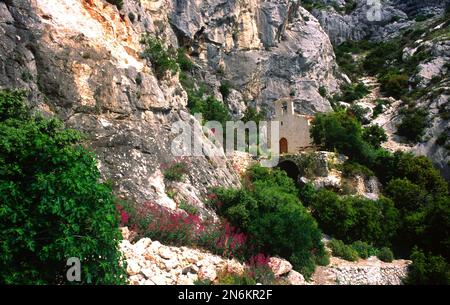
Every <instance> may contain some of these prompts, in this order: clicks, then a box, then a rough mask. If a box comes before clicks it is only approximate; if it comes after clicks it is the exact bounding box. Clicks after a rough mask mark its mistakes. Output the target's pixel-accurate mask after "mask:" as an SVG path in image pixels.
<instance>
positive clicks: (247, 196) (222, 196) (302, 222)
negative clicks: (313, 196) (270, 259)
mask: <svg viewBox="0 0 450 305" xmlns="http://www.w3.org/2000/svg"><path fill="white" fill-rule="evenodd" d="M246 179H247V180H244V185H245V187H244V188H241V189H238V190H235V189H224V188H219V189H216V190H215V194H216V195H217V199H216V200H214V202H212V205H213V206H214V207H215V209H216V211H217V212H218V214H219V215H221V216H223V217H225V218H226V219H228V220H229V221H230V222H231V224H232V225H234V226H236V227H239V228H241V229H242V230H243V231H244V232H246V233H248V234H249V236H250V238H249V240H250V241H251V242H252V247H253V251H256V253H258V252H261V253H267V254H270V255H279V256H281V257H285V258H287V259H289V261H290V262H291V263H292V264H293V265H294V267H295V268H296V270H299V272H301V273H302V274H303V275H305V276H306V277H308V276H310V275H311V274H312V272H313V271H314V267H315V263H316V262H317V261H319V260H320V261H323V256H325V255H326V253H325V250H324V248H323V244H322V243H321V233H320V231H319V229H318V228H317V224H316V222H315V221H314V219H313V218H312V217H311V216H310V215H309V213H308V212H307V210H306V209H305V208H304V207H303V206H302V204H301V203H300V202H299V200H298V197H297V195H298V193H297V189H296V187H295V185H294V182H293V181H292V179H290V178H288V177H287V175H286V173H285V172H283V171H280V170H269V169H267V168H263V167H259V166H254V167H252V168H251V169H249V171H248V175H247V177H246Z"/></svg>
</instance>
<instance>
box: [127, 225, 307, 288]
mask: <svg viewBox="0 0 450 305" xmlns="http://www.w3.org/2000/svg"><path fill="white" fill-rule="evenodd" d="M122 234H123V236H124V240H122V241H121V242H120V250H121V251H122V253H123V254H124V256H125V258H126V261H127V273H128V280H129V283H130V284H131V285H192V284H194V282H195V281H196V280H210V281H213V282H214V281H215V280H217V276H218V273H220V272H221V271H222V270H228V271H230V272H233V273H243V272H244V269H245V265H244V264H242V263H240V262H238V261H237V260H235V259H224V258H222V257H220V256H217V255H213V254H211V253H208V252H205V251H200V250H196V249H191V248H188V247H170V246H165V245H163V244H161V243H160V242H158V241H152V240H151V239H149V238H143V239H140V240H139V241H137V242H136V243H134V244H132V243H130V241H129V240H128V238H129V237H130V232H129V231H128V229H127V228H122ZM269 266H270V267H271V268H272V270H273V272H274V274H275V275H276V276H278V277H280V278H281V279H283V280H284V281H285V282H286V283H288V284H291V285H303V284H306V282H305V280H304V278H303V276H302V275H301V274H300V273H298V272H296V271H294V270H292V265H291V264H290V263H289V262H288V261H286V260H284V259H280V258H275V257H272V258H270V261H269Z"/></svg>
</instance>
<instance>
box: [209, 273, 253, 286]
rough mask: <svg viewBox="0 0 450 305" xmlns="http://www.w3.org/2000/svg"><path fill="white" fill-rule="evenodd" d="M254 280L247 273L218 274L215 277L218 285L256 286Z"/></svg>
mask: <svg viewBox="0 0 450 305" xmlns="http://www.w3.org/2000/svg"><path fill="white" fill-rule="evenodd" d="M256 283H257V282H256V281H255V279H254V278H252V277H251V276H249V275H248V274H247V273H244V274H238V273H233V272H227V273H222V274H219V275H218V277H217V284H218V285H256Z"/></svg>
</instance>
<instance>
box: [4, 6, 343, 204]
mask: <svg viewBox="0 0 450 305" xmlns="http://www.w3.org/2000/svg"><path fill="white" fill-rule="evenodd" d="M146 32H150V33H153V34H154V35H157V36H158V37H161V38H162V39H164V41H165V42H166V43H167V45H169V46H172V47H175V48H177V47H185V48H187V49H188V52H189V53H190V55H191V57H192V58H193V60H194V61H195V62H196V64H197V66H198V67H199V68H201V69H199V71H201V73H200V75H199V78H201V79H202V80H203V81H205V82H206V83H207V84H209V85H210V86H211V87H212V88H213V89H214V90H215V94H216V95H217V97H218V98H221V95H220V93H219V90H218V87H219V86H220V84H221V82H222V81H224V80H228V81H231V83H232V86H233V88H234V89H233V90H232V94H230V95H229V96H228V98H227V101H226V102H227V103H228V104H229V106H230V109H231V110H234V112H235V114H237V117H239V116H242V112H243V111H244V110H245V107H246V105H245V103H244V102H254V104H257V105H265V106H266V107H268V108H269V109H270V106H271V102H272V101H274V100H276V99H278V98H280V97H286V96H289V95H291V96H294V97H295V98H296V99H297V100H298V102H299V103H300V104H301V105H302V108H303V111H304V112H305V113H313V112H316V111H329V110H330V109H331V107H330V104H329V103H328V101H327V100H325V99H323V98H322V97H321V96H320V95H319V93H318V89H319V87H320V86H323V87H325V88H327V89H328V91H329V92H333V91H336V90H337V88H338V83H339V80H338V79H339V77H340V76H339V75H336V73H335V71H337V66H336V63H335V60H334V53H333V48H332V46H331V43H330V41H329V39H328V36H327V35H326V33H325V32H324V31H323V30H322V28H321V27H320V24H319V23H318V22H317V20H316V19H315V18H314V17H313V16H312V15H310V14H309V13H308V12H307V11H306V10H304V9H303V8H301V7H300V6H299V3H298V2H295V1H287V0H275V1H257V0H252V1H220V0H209V1H199V0H181V1H170V0H142V1H135V0H126V1H124V6H123V8H122V9H121V10H120V11H119V10H118V9H117V7H116V6H114V5H112V4H109V3H107V2H106V1H103V0H86V1H85V0H62V1H56V2H55V1H50V0H8V1H3V2H0V59H1V60H0V71H1V73H0V88H20V89H24V90H26V91H27V92H28V93H29V96H28V97H29V101H30V104H31V105H32V106H33V107H34V108H35V109H36V110H37V111H40V112H43V113H45V114H47V115H56V116H58V117H59V118H61V119H62V120H64V121H65V122H66V124H67V125H68V126H71V127H74V128H76V129H79V130H81V131H83V132H85V133H86V134H87V135H88V140H89V141H88V142H89V143H87V145H88V146H89V147H91V148H92V149H93V150H95V153H96V154H97V156H98V157H99V160H100V164H99V166H100V170H101V172H102V174H103V176H104V178H105V179H109V180H111V181H112V182H113V183H114V187H115V189H116V192H117V193H118V194H119V195H121V196H122V197H123V198H126V199H129V200H133V201H138V202H141V201H145V200H155V201H158V202H160V203H161V204H164V205H166V206H170V207H174V206H175V203H174V202H173V201H172V200H171V199H170V198H168V197H167V196H166V194H165V184H164V179H163V175H162V172H161V164H163V163H170V162H174V161H176V160H174V157H173V156H172V155H171V153H170V148H171V142H172V140H173V138H174V137H175V135H174V134H172V133H171V125H172V123H173V122H176V121H178V120H182V121H186V122H191V124H197V125H198V124H199V123H198V122H197V121H195V120H194V119H193V117H191V116H190V114H189V113H188V110H187V108H186V104H187V94H186V92H185V91H184V90H183V87H182V86H181V85H180V82H179V79H178V75H174V76H173V77H169V78H164V79H163V80H158V79H157V78H156V77H155V74H154V72H153V69H152V67H151V64H150V63H148V62H147V61H146V60H144V59H142V58H141V56H140V54H141V52H142V50H143V46H142V45H141V44H140V39H141V37H142V35H143V34H144V33H146ZM200 142H201V143H203V144H208V143H209V142H208V140H207V139H206V138H201V139H200ZM209 144H210V143H209ZM188 163H189V165H190V168H189V177H188V181H185V182H186V183H187V184H188V185H191V186H192V189H191V191H192V192H191V195H192V196H194V197H201V195H202V194H204V193H205V191H206V189H207V187H210V186H213V185H224V186H232V185H238V184H239V178H238V175H237V174H236V173H235V172H234V170H233V169H232V168H231V166H230V163H229V162H228V160H227V158H226V157H225V156H224V155H223V156H222V157H216V158H210V159H207V158H205V157H196V158H192V159H190V160H189V162H188ZM184 187H185V188H186V185H184Z"/></svg>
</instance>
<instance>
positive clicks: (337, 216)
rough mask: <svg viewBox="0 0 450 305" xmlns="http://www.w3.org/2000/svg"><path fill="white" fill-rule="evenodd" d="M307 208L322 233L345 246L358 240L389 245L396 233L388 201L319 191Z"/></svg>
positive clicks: (394, 211)
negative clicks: (337, 239)
mask: <svg viewBox="0 0 450 305" xmlns="http://www.w3.org/2000/svg"><path fill="white" fill-rule="evenodd" d="M310 207H311V210H312V214H313V216H314V217H315V218H316V220H317V221H318V223H319V226H320V228H322V229H323V230H324V232H325V233H327V234H332V235H333V236H334V237H336V238H339V239H342V240H343V241H345V242H347V243H351V242H354V241H358V240H360V241H365V242H369V243H374V244H376V245H388V244H390V240H391V238H392V237H393V236H394V235H395V233H396V230H397V222H398V212H397V210H396V209H395V207H394V204H393V203H392V201H391V200H389V199H387V198H381V199H380V200H378V201H372V200H368V199H364V198H359V197H351V196H338V195H337V194H336V193H334V192H332V191H328V190H320V191H318V192H317V194H316V195H315V196H314V197H313V199H312V201H311V206H310Z"/></svg>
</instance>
